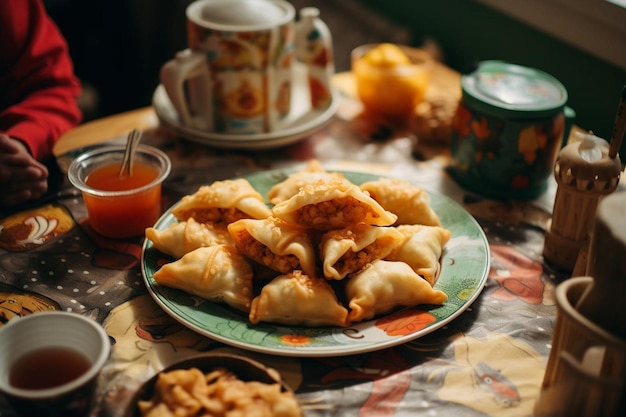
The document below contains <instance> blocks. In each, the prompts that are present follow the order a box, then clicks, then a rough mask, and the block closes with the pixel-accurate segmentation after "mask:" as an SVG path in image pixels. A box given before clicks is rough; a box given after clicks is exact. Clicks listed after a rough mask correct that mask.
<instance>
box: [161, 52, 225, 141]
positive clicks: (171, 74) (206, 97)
mask: <svg viewBox="0 0 626 417" xmlns="http://www.w3.org/2000/svg"><path fill="white" fill-rule="evenodd" d="M160 79H161V83H162V84H163V87H165V91H166V92H167V95H168V97H169V98H170V101H171V102H172V105H173V106H174V108H175V109H176V111H177V112H178V117H179V118H180V121H181V122H182V124H184V125H186V126H189V127H194V128H197V129H201V130H209V131H210V130H213V124H214V123H213V103H212V100H211V96H212V94H211V90H212V83H211V76H210V70H209V66H208V63H207V59H206V56H205V55H204V54H203V53H200V52H195V51H192V50H190V49H184V50H182V51H180V52H177V53H176V56H175V58H174V59H172V60H170V61H168V62H166V63H165V64H164V65H163V66H162V67H161V71H160Z"/></svg>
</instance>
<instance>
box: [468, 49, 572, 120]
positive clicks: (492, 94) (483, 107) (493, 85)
mask: <svg viewBox="0 0 626 417" xmlns="http://www.w3.org/2000/svg"><path fill="white" fill-rule="evenodd" d="M461 85H462V87H463V99H464V101H465V103H466V105H467V106H468V107H469V108H470V109H473V110H477V111H482V112H485V113H489V114H495V115H499V116H502V117H516V118H531V117H532V118H536V117H543V116H549V115H552V114H554V112H555V111H559V110H561V109H562V108H563V106H564V105H565V103H566V102H567V90H566V89H565V87H564V86H563V84H561V83H560V82H559V81H558V80H557V79H556V78H554V77H553V76H551V75H549V74H547V73H545V72H543V71H540V70H537V69H534V68H528V67H523V66H520V65H515V64H509V63H506V62H502V61H483V62H481V63H480V64H479V66H478V69H476V71H474V72H473V73H471V74H468V75H464V76H463V77H461Z"/></svg>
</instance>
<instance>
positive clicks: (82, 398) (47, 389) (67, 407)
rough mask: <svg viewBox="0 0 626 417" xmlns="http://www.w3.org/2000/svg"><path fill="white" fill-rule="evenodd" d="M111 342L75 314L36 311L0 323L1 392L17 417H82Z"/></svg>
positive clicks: (93, 323)
mask: <svg viewBox="0 0 626 417" xmlns="http://www.w3.org/2000/svg"><path fill="white" fill-rule="evenodd" d="M110 352H111V342H110V340H109V337H108V335H107V334H106V332H105V331H104V329H103V328H102V326H101V325H100V324H99V323H97V322H96V321H94V320H92V319H90V318H87V317H84V316H81V315H79V314H77V313H70V312H65V311H45V312H37V313H33V314H30V315H27V316H24V317H17V318H13V319H11V320H10V321H9V322H8V324H6V325H5V326H3V327H0V393H2V394H3V396H4V397H5V398H6V399H7V400H8V402H9V404H10V405H11V406H12V407H13V408H14V411H15V412H16V413H17V414H18V415H20V416H22V415H23V416H36V415H45V416H86V415H88V414H89V412H88V411H89V408H90V407H91V405H92V400H93V395H94V392H95V388H96V386H97V383H98V376H99V375H100V372H101V370H102V368H103V367H104V365H105V364H106V363H107V361H108V359H109V355H110Z"/></svg>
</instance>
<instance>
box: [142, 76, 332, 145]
mask: <svg viewBox="0 0 626 417" xmlns="http://www.w3.org/2000/svg"><path fill="white" fill-rule="evenodd" d="M292 85H293V88H292V92H291V111H290V112H289V114H288V115H287V117H286V118H285V119H284V120H283V121H282V122H281V124H282V126H281V128H280V129H278V130H276V131H274V132H270V133H258V134H224V133H215V132H209V131H205V130H199V129H196V128H193V127H189V126H185V125H183V124H181V122H180V120H179V119H178V113H177V112H176V109H175V108H174V106H173V105H172V102H171V101H170V99H169V97H168V95H167V93H166V92H165V87H163V85H162V84H160V85H159V86H158V87H157V88H156V90H155V92H154V95H153V97H152V105H153V107H154V110H155V112H156V115H157V117H158V118H159V120H160V122H161V123H162V124H163V125H164V126H165V127H167V128H168V129H171V130H172V131H174V133H176V134H178V135H180V136H181V137H183V138H185V139H189V140H192V141H194V142H199V143H202V144H206V145H210V146H215V147H219V148H230V149H267V148H275V147H279V146H284V145H288V144H291V143H294V142H297V141H299V140H302V139H304V138H305V137H307V136H308V135H310V134H312V133H313V132H315V131H316V130H318V129H321V128H322V127H324V126H325V125H326V124H327V123H328V122H330V120H331V119H332V117H333V116H334V115H335V113H336V112H337V108H338V107H339V93H338V92H336V91H334V90H333V91H332V99H331V102H330V104H329V106H328V107H326V108H325V109H320V110H311V107H310V104H309V103H310V94H309V89H308V82H307V79H306V67H305V66H304V65H302V64H297V65H295V66H294V80H293V84H292Z"/></svg>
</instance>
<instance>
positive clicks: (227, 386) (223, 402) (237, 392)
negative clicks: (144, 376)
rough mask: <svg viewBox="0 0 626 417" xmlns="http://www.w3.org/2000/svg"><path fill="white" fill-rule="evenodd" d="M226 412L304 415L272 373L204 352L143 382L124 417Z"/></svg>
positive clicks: (248, 361) (249, 361) (241, 360)
mask: <svg viewBox="0 0 626 417" xmlns="http://www.w3.org/2000/svg"><path fill="white" fill-rule="evenodd" d="M252 412H254V413H252ZM229 413H237V415H251V414H253V415H257V416H274V415H281V416H286V417H290V416H294V417H296V416H298V417H300V416H302V415H303V413H302V409H301V407H300V404H299V403H298V400H297V399H296V397H295V395H294V393H293V391H292V390H291V389H290V388H289V387H288V386H287V385H286V384H285V383H284V382H283V381H282V379H281V377H280V374H279V373H278V372H277V371H276V370H275V369H273V368H269V367H267V366H265V365H263V364H261V363H259V362H257V361H255V360H253V359H250V358H246V357H244V356H239V355H233V354H229V353H205V354H199V355H196V356H192V357H190V358H187V359H184V360H182V361H180V362H177V363H174V364H172V365H170V366H168V367H166V368H165V369H163V370H162V371H161V372H158V373H157V374H155V375H154V376H153V377H152V378H150V379H149V380H147V381H146V382H144V383H143V384H142V386H141V387H140V388H139V390H137V392H136V393H135V395H134V396H133V398H132V399H131V401H130V403H129V404H128V407H127V410H126V413H125V414H124V417H145V416H150V417H154V416H174V415H175V416H196V415H210V416H225V415H230V414H229Z"/></svg>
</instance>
